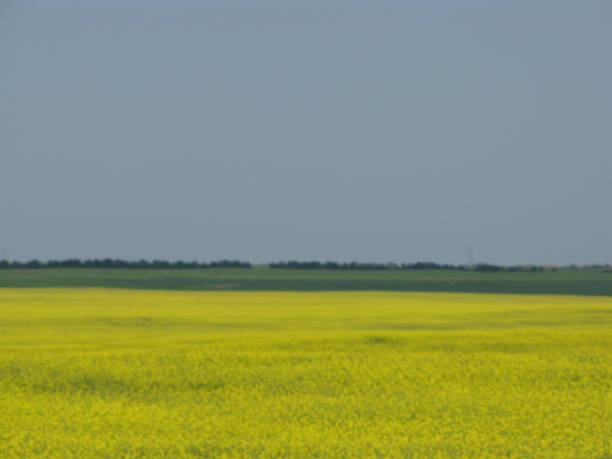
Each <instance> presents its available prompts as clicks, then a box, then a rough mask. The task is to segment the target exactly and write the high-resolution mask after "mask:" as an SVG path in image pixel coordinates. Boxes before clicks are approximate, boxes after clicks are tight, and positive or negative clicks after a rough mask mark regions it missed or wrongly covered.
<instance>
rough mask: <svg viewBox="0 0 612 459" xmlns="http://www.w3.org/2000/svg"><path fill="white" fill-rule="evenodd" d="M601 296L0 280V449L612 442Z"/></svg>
mask: <svg viewBox="0 0 612 459" xmlns="http://www.w3.org/2000/svg"><path fill="white" fill-rule="evenodd" d="M611 322H612V298H598V297H577V296H543V295H542V296H535V295H534V296H525V295H485V294H444V293H389V292H332V293H330V292H328V293H318V292H316V293H315V292H303V293H299V292H177V291H174V292H170V291H155V292H153V291H128V290H103V289H81V290H79V289H0V457H2V458H13V457H15V458H17V457H19V458H21V457H41V458H42V457H44V458H90V457H101V458H102V457H104V458H118V457H126V458H128V457H129V458H136V457H147V458H150V457H167V458H180V457H262V458H265V457H308V458H311V457H338V458H340V457H342V458H353V457H414V458H421V457H422V458H431V457H434V458H435V457H440V458H442V457H455V458H459V457H465V458H485V457H517V458H518V457H521V458H522V457H525V458H526V457H528V458H538V457H550V458H599V459H603V458H606V457H611V455H612V442H611V440H610V439H612V417H611V413H612V397H611V393H610V387H611V386H610V381H611V373H612V364H611V359H610V357H611V355H610V351H611V348H612V346H611V344H612V327H611Z"/></svg>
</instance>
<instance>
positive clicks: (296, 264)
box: [270, 261, 555, 272]
mask: <svg viewBox="0 0 612 459" xmlns="http://www.w3.org/2000/svg"><path fill="white" fill-rule="evenodd" d="M270 268H273V269H337V270H367V271H377V270H402V269H403V270H410V269H450V270H458V271H481V272H495V271H505V272H540V271H544V270H545V269H555V268H545V267H544V266H539V265H526V266H500V265H492V264H488V263H477V264H475V265H451V264H442V263H433V262H430V261H417V262H416V263H360V262H356V261H352V262H349V263H338V262H335V261H326V262H320V261H282V262H279V263H271V264H270Z"/></svg>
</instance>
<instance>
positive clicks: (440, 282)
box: [0, 266, 612, 296]
mask: <svg viewBox="0 0 612 459" xmlns="http://www.w3.org/2000/svg"><path fill="white" fill-rule="evenodd" d="M0 287H73V288H86V287H108V288H127V289H153V290H154V289H159V290H252V291H257V290H260V291H263V290H270V291H347V290H382V291H415V292H473V293H524V294H571V295H598V296H612V274H611V273H609V272H606V271H605V270H602V269H586V268H583V269H570V268H565V269H559V270H558V271H550V270H545V271H542V272H506V271H500V272H497V271H495V272H482V271H470V270H446V269H433V270H432V269H421V270H418V269H415V270H329V269H320V270H317V269H304V270H301V269H280V268H276V269H269V268H268V267H261V266H255V267H253V268H206V269H185V270H181V269H103V268H54V269H43V268H38V269H27V268H21V269H3V270H0Z"/></svg>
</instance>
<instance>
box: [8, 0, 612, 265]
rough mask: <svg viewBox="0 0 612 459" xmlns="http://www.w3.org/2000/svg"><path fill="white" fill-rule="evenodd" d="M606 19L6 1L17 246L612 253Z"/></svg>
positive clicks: (491, 255)
mask: <svg viewBox="0 0 612 459" xmlns="http://www.w3.org/2000/svg"><path fill="white" fill-rule="evenodd" d="M253 5H257V6H253ZM611 24H612V2H610V1H609V0H602V1H579V0H575V1H563V0H550V1H534V0H527V1H501V0H500V1H491V0H482V1H465V0H462V1H460V2H459V1H456V0H449V1H429V0H426V1H419V2H410V1H398V2H384V1H376V2H375V1H371V2H360V1H329V0H325V1H286V0H284V1H276V2H268V1H256V2H253V1H244V2H242V1H227V0H223V1H214V2H212V1H211V2H205V1H200V2H196V1H192V2H188V1H176V0H174V1H144V0H143V1H135V0H131V1H125V0H121V1H119V0H111V1H109V0H104V1H102V0H99V1H83V0H75V1H66V0H53V1H48V0H41V1H28V0H20V1H17V0H0V250H4V251H5V252H4V253H5V255H7V256H8V257H9V258H14V259H20V260H24V259H30V258H40V259H48V258H68V257H80V258H88V257H113V258H115V257H119V258H126V259H138V258H165V259H176V258H181V259H188V260H192V259H195V260H202V261H209V260H213V259H220V258H238V259H243V260H246V259H248V257H249V251H252V253H253V255H254V257H255V261H256V262H269V261H274V260H286V259H302V260H307V259H318V260H329V259H332V260H338V261H350V260H359V261H406V262H409V261H417V260H431V261H438V262H449V263H464V262H466V261H467V247H468V244H472V245H473V247H474V257H475V259H476V261H481V262H492V263H502V264H519V263H551V264H569V263H578V264H583V263H606V262H612V204H611V201H612V148H611V147H612V142H611V140H612V135H611V133H612V89H611V85H612V59H610V46H611V44H612V27H611Z"/></svg>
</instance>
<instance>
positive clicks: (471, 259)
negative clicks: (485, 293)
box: [468, 244, 474, 268]
mask: <svg viewBox="0 0 612 459" xmlns="http://www.w3.org/2000/svg"><path fill="white" fill-rule="evenodd" d="M468 266H469V267H470V268H471V267H473V266H474V250H473V249H472V244H468Z"/></svg>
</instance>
